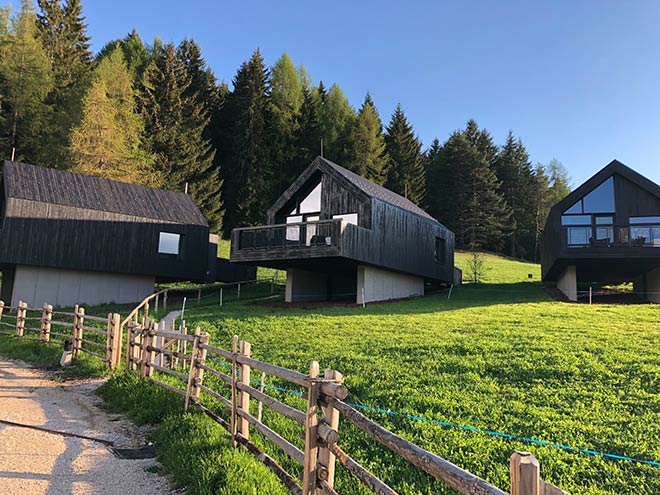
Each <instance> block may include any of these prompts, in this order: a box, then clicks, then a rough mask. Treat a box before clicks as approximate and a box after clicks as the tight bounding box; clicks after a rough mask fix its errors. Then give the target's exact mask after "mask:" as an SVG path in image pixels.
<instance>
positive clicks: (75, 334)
mask: <svg viewBox="0 0 660 495" xmlns="http://www.w3.org/2000/svg"><path fill="white" fill-rule="evenodd" d="M71 333H72V336H71V337H72V339H73V342H72V343H71V344H72V345H71V355H72V356H75V355H76V346H77V345H78V305H77V304H76V305H75V306H74V307H73V327H72V328H71Z"/></svg>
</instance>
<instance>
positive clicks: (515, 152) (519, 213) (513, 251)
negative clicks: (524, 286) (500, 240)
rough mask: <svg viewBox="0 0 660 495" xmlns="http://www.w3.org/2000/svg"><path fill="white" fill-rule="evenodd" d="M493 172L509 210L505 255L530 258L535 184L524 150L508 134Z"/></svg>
mask: <svg viewBox="0 0 660 495" xmlns="http://www.w3.org/2000/svg"><path fill="white" fill-rule="evenodd" d="M493 169H494V170H495V174H496V175H497V179H498V181H499V182H500V193H501V194H502V196H503V198H504V200H505V201H506V203H507V204H508V206H509V207H510V208H511V213H512V214H511V224H510V231H509V232H508V235H507V239H506V241H505V248H504V249H505V252H506V253H507V254H508V255H509V256H511V257H523V258H528V259H531V258H532V257H533V256H534V245H535V229H536V215H535V209H536V208H535V207H536V181H535V178H534V171H533V170H532V164H531V162H530V161H529V155H528V154H527V150H525V147H524V146H523V144H522V142H521V141H520V140H516V139H515V137H514V135H513V133H512V132H511V131H509V135H508V136H507V140H506V143H505V145H504V146H503V147H502V149H501V150H500V152H499V154H498V156H497V158H496V160H495V163H494V167H493Z"/></svg>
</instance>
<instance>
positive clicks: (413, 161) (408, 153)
mask: <svg viewBox="0 0 660 495" xmlns="http://www.w3.org/2000/svg"><path fill="white" fill-rule="evenodd" d="M385 144H386V152H387V155H388V165H387V179H386V182H385V186H386V187H387V188H388V189H390V190H392V191H394V192H395V193H398V194H400V195H402V196H404V197H406V198H408V199H409V200H410V201H412V202H413V203H415V204H418V205H420V204H422V202H423V200H424V195H425V193H426V178H425V176H424V160H423V156H422V145H421V143H420V142H419V140H418V139H417V137H416V136H415V133H414V131H413V128H412V126H411V125H410V124H409V123H408V119H407V118H406V115H405V114H404V113H403V109H402V108H401V105H400V104H399V105H397V107H396V109H395V110H394V114H393V115H392V119H391V120H390V124H389V125H388V126H387V132H386V134H385Z"/></svg>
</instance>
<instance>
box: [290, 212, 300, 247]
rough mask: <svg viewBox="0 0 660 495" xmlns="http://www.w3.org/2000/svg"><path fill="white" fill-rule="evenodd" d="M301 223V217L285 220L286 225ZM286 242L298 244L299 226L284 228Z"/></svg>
mask: <svg viewBox="0 0 660 495" xmlns="http://www.w3.org/2000/svg"><path fill="white" fill-rule="evenodd" d="M302 221H303V217H302V215H297V216H292V217H287V218H286V223H301V222H302ZM286 240H287V241H294V242H298V241H299V240H300V225H293V226H291V227H287V228H286Z"/></svg>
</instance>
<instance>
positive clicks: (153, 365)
mask: <svg viewBox="0 0 660 495" xmlns="http://www.w3.org/2000/svg"><path fill="white" fill-rule="evenodd" d="M176 341H180V343H181V344H182V345H177V346H176V348H177V349H179V350H177V351H174V350H173V342H176ZM183 344H185V346H184V345H183ZM181 349H183V350H181ZM186 349H189V350H190V353H188V352H187V350H186ZM175 360H176V361H175ZM186 363H187V364H186ZM213 364H220V366H221V367H220V369H218V367H217V366H215V367H214V366H212V365H213ZM186 366H187V367H186ZM223 366H224V367H223ZM127 368H128V369H129V370H133V371H136V372H137V371H139V372H140V375H141V376H142V377H144V378H145V379H149V380H152V381H153V382H154V383H155V384H157V385H159V386H161V387H163V388H164V389H166V390H168V391H170V392H173V393H175V394H178V395H180V396H181V397H182V400H183V403H184V409H186V410H187V409H189V408H190V407H196V408H198V409H200V410H201V411H202V412H204V413H205V414H206V415H207V416H209V417H210V418H211V419H213V420H214V421H215V422H217V423H218V424H220V425H221V426H222V427H224V428H225V429H227V431H228V432H229V435H230V438H231V441H232V444H233V446H234V447H236V446H238V445H242V446H244V447H245V448H247V450H248V451H250V452H251V453H253V454H254V455H255V456H256V457H257V458H258V459H259V460H260V461H261V462H263V463H264V464H265V465H266V466H268V467H269V468H270V469H271V470H272V471H273V472H274V473H275V474H276V475H277V476H278V477H279V479H280V480H281V481H282V482H283V483H284V485H285V486H286V487H287V488H288V489H289V490H290V491H291V493H294V494H297V495H298V494H300V495H312V494H313V495H317V494H335V493H337V492H336V491H335V488H334V485H335V483H334V481H335V469H336V465H337V463H339V465H340V466H341V467H342V468H344V469H346V470H347V471H348V472H349V473H350V474H351V475H352V476H354V477H355V478H357V479H358V480H359V481H360V482H361V483H362V484H363V485H364V486H366V487H367V488H368V489H370V490H371V491H372V492H373V493H376V494H379V495H396V493H397V492H396V491H395V490H394V489H393V488H392V487H390V486H389V485H387V483H386V482H384V481H383V480H381V479H379V478H378V477H377V476H376V475H374V474H373V473H371V472H370V471H369V470H367V469H366V468H365V467H364V466H362V465H361V464H360V463H359V462H358V461H356V460H355V459H353V458H352V457H351V456H350V454H349V453H347V452H346V451H344V450H343V449H342V448H341V446H340V444H341V439H340V436H339V422H340V418H344V419H345V420H347V421H348V422H350V423H352V424H353V425H354V426H355V427H356V428H358V429H359V430H361V431H363V432H364V433H366V434H367V435H368V436H369V437H370V438H372V439H373V440H375V441H376V442H378V443H380V444H381V445H382V446H384V447H386V448H387V449H389V450H390V451H392V452H393V453H395V454H396V455H398V456H400V457H402V458H404V459H406V460H407V461H408V462H410V463H411V464H412V465H414V466H416V467H417V468H419V469H421V470H422V471H424V472H426V473H427V474H429V475H431V476H433V477H434V478H436V479H438V480H440V481H441V482H443V483H444V484H445V485H447V486H449V487H451V488H453V489H454V490H456V491H457V492H458V493H461V494H463V495H505V494H506V492H504V491H502V490H501V489H499V488H497V487H496V486H493V485H491V484H490V483H488V482H486V481H485V480H483V479H481V478H479V477H477V476H475V475H474V474H472V473H469V472H468V471H466V470H464V469H462V468H460V467H458V466H456V465H454V464H452V463H451V462H449V461H447V460H445V459H442V458H440V457H438V456H436V455H435V454H433V453H431V452H429V451H427V450H424V449H422V448H421V447H419V446H417V445H415V444H413V443H412V442H410V441H408V440H406V439H404V438H402V437H400V436H398V435H396V434H395V433H393V432H391V431H389V430H387V429H386V428H384V427H382V426H381V425H379V424H378V423H376V422H374V421H373V420H371V419H369V418H368V417H366V416H364V415H363V414H362V413H360V412H359V411H357V410H356V409H354V408H353V407H351V406H350V405H349V404H347V403H346V402H344V399H345V398H346V397H347V395H348V389H347V388H346V386H345V385H344V383H343V381H344V380H343V376H342V374H341V373H340V372H338V371H336V370H325V371H324V372H323V374H321V372H320V368H319V364H318V362H316V361H314V362H312V363H311V365H310V369H309V373H307V374H304V373H300V372H297V371H293V370H289V369H286V368H282V367H280V366H277V365H274V364H270V363H266V362H263V361H258V360H256V359H254V358H252V349H251V345H250V343H249V342H246V341H239V340H238V337H234V339H233V343H232V349H231V350H226V349H222V348H219V347H215V346H213V345H211V343H210V342H209V335H208V334H207V333H201V332H200V329H199V328H198V329H197V330H196V331H195V333H194V334H193V335H189V334H183V333H179V332H174V331H169V330H167V329H164V328H163V327H162V326H159V325H158V324H156V323H154V322H152V321H150V320H149V319H148V318H145V319H144V320H143V322H142V323H141V324H138V323H137V322H133V324H132V325H130V326H129V332H128V334H127ZM253 370H256V371H259V372H261V377H262V379H261V386H259V385H257V386H256V387H255V386H253V385H256V384H255V383H254V381H253V380H251V374H252V371H253ZM265 375H269V376H271V377H275V378H276V379H278V380H280V381H283V382H284V383H287V384H289V385H291V386H298V387H302V389H303V391H302V393H301V397H302V398H303V399H304V402H305V404H306V407H304V409H303V410H300V409H296V408H294V407H292V406H291V405H289V404H286V403H285V402H282V401H280V400H278V399H277V398H275V397H273V396H271V395H268V394H266V393H265V392H264V386H263V384H264V376H265ZM162 376H167V377H169V378H167V379H165V378H162ZM209 377H211V378H212V379H211V378H209ZM163 380H167V381H168V382H170V383H166V382H165V381H163ZM173 383H175V384H173ZM254 401H257V402H258V403H259V408H258V410H259V411H261V409H262V407H264V406H265V407H268V408H270V409H271V410H272V411H274V412H276V413H278V414H280V415H283V416H285V417H286V418H289V419H290V420H293V421H294V422H295V423H298V424H299V425H300V428H301V432H300V433H301V437H302V438H303V439H304V448H302V449H301V448H299V447H297V446H296V445H294V444H293V443H292V442H290V441H289V440H287V439H286V438H284V436H283V435H281V434H280V433H278V432H276V431H274V430H273V429H271V428H270V427H269V426H266V425H265V424H264V423H263V422H262V421H261V413H258V414H257V415H256V416H255V415H254V414H253V411H252V410H251V407H250V405H251V403H253V402H254ZM218 406H219V407H218ZM252 409H254V408H252ZM253 431H256V432H259V433H260V434H261V435H262V436H263V437H265V438H266V439H268V440H269V441H270V442H272V443H273V444H274V445H275V446H276V447H278V448H279V449H280V450H281V451H283V452H284V453H285V454H286V455H288V456H289V457H290V458H291V459H292V460H293V461H295V463H297V464H299V465H300V466H301V468H302V476H301V479H298V478H297V477H296V476H294V475H293V474H291V473H290V472H288V471H286V470H285V469H284V467H282V466H281V465H280V464H279V463H278V462H277V461H276V460H275V459H273V458H272V457H271V456H269V455H268V454H266V453H265V452H264V451H263V450H262V449H260V448H259V447H258V446H257V445H256V444H255V443H254V442H252V441H251V440H250V435H251V432H253ZM510 472H511V495H567V494H566V492H564V491H562V490H560V489H559V488H557V487H555V486H553V485H550V484H549V483H546V482H544V481H542V480H541V479H540V468H539V463H538V461H537V460H536V458H535V457H534V456H533V455H532V454H529V453H526V452H516V453H514V454H513V455H512V456H511V462H510Z"/></svg>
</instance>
